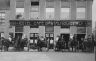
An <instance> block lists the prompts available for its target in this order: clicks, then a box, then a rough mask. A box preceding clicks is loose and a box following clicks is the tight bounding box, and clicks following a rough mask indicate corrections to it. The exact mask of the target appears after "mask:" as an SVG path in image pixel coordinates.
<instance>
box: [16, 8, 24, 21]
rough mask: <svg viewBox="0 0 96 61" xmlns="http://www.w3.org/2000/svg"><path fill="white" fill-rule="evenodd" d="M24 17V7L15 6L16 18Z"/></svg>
mask: <svg viewBox="0 0 96 61" xmlns="http://www.w3.org/2000/svg"><path fill="white" fill-rule="evenodd" d="M23 18H24V8H16V19H23Z"/></svg>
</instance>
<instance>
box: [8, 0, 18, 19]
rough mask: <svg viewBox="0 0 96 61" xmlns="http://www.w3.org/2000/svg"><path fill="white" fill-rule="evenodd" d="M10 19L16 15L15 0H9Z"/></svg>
mask: <svg viewBox="0 0 96 61" xmlns="http://www.w3.org/2000/svg"><path fill="white" fill-rule="evenodd" d="M9 16H10V19H12V20H13V19H15V17H16V0H10V15H9Z"/></svg>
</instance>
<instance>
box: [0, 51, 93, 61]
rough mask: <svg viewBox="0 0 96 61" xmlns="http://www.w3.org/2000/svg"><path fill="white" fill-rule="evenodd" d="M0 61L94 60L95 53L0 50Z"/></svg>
mask: <svg viewBox="0 0 96 61" xmlns="http://www.w3.org/2000/svg"><path fill="white" fill-rule="evenodd" d="M0 61H95V55H94V53H72V52H0Z"/></svg>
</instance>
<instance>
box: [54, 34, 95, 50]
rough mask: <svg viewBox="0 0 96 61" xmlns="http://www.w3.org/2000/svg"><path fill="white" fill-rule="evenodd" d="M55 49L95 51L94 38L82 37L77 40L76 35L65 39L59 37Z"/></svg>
mask: <svg viewBox="0 0 96 61" xmlns="http://www.w3.org/2000/svg"><path fill="white" fill-rule="evenodd" d="M55 47H56V48H55V50H57V51H63V50H65V49H67V50H68V51H80V50H81V51H89V52H92V51H94V40H93V39H92V38H86V39H85V38H80V39H79V40H77V38H76V36H74V37H72V38H70V39H69V40H65V39H64V38H61V37H59V38H58V41H57V42H56V46H55Z"/></svg>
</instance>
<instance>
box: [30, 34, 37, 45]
mask: <svg viewBox="0 0 96 61" xmlns="http://www.w3.org/2000/svg"><path fill="white" fill-rule="evenodd" d="M37 38H38V33H30V43H33V44H36V43H37Z"/></svg>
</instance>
